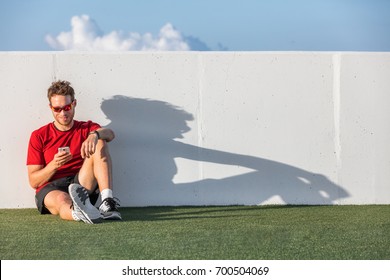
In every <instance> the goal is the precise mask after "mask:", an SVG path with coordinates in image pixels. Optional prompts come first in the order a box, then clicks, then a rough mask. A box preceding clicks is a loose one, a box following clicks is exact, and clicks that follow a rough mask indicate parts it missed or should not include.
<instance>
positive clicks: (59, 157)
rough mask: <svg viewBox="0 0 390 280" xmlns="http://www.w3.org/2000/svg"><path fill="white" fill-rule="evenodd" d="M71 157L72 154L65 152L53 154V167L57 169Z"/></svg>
mask: <svg viewBox="0 0 390 280" xmlns="http://www.w3.org/2000/svg"><path fill="white" fill-rule="evenodd" d="M71 159H72V154H71V153H67V152H58V153H56V154H55V155H54V159H53V162H54V164H55V167H56V168H57V169H58V168H60V167H61V166H63V165H64V164H65V163H67V162H68V161H70V160H71Z"/></svg>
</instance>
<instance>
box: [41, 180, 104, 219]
mask: <svg viewBox="0 0 390 280" xmlns="http://www.w3.org/2000/svg"><path fill="white" fill-rule="evenodd" d="M78 175H79V174H76V175H75V176H69V177H64V178H59V179H57V180H54V181H51V182H50V183H48V184H47V185H46V186H44V187H43V188H42V189H41V190H40V191H39V192H38V193H37V194H36V195H35V204H36V205H37V208H38V211H39V213H41V214H51V213H50V211H49V210H48V209H47V208H46V207H45V204H44V200H45V197H46V195H47V194H48V193H49V192H51V191H55V190H58V191H62V192H66V193H68V187H69V185H70V184H73V183H75V184H80V182H79V179H78ZM98 198H99V188H98V187H97V186H96V189H95V191H94V192H93V193H92V194H90V195H89V199H90V200H91V203H92V204H95V203H96V201H97V200H98Z"/></svg>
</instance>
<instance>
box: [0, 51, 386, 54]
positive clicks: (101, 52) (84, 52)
mask: <svg viewBox="0 0 390 280" xmlns="http://www.w3.org/2000/svg"><path fill="white" fill-rule="evenodd" d="M0 54H1V55H7V54H8V55H26V54H28V55H47V54H56V55H68V54H75V55H122V54H131V55H138V54H142V55H150V54H152V55H153V54H159V55H162V54H164V55H165V54H169V55H172V54H177V55H183V54H184V55H185V54H190V55H193V54H196V55H198V54H201V55H215V54H217V55H229V54H281V55H283V54H300V55H305V54H309V55H313V54H327V55H329V54H343V55H349V54H352V55H356V54H368V55H370V54H371V55H390V52H372V51H0Z"/></svg>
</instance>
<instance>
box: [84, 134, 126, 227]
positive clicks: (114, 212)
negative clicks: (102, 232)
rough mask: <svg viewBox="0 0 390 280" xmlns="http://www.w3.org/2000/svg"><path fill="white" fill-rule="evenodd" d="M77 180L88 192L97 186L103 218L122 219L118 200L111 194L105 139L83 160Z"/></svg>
mask: <svg viewBox="0 0 390 280" xmlns="http://www.w3.org/2000/svg"><path fill="white" fill-rule="evenodd" d="M78 180H79V182H80V184H81V185H82V186H83V187H84V188H85V189H87V191H88V193H89V194H91V193H93V192H94V191H95V188H96V184H97V185H98V186H99V191H100V194H101V198H102V204H101V205H100V207H99V210H100V212H101V213H102V215H103V218H104V219H113V220H121V219H122V217H121V215H120V213H119V211H118V208H117V207H118V206H119V201H118V199H116V198H114V197H113V195H112V182H113V180H112V162H111V156H110V153H109V151H108V145H107V143H106V142H105V141H103V140H99V141H98V143H97V145H96V151H95V153H94V154H93V155H92V156H91V157H90V158H86V159H85V160H84V163H83V166H82V167H81V169H80V172H79V177H78Z"/></svg>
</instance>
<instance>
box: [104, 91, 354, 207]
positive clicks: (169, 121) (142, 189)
mask: <svg viewBox="0 0 390 280" xmlns="http://www.w3.org/2000/svg"><path fill="white" fill-rule="evenodd" d="M101 108H102V110H103V112H104V113H105V115H106V116H107V118H108V119H109V120H110V121H111V122H110V123H109V124H108V126H107V127H109V128H111V129H113V130H114V132H115V134H116V139H115V140H114V142H113V143H112V145H110V152H111V154H112V157H113V162H114V168H113V170H114V192H115V195H116V196H118V197H119V198H120V199H121V201H122V204H124V205H123V206H149V205H153V206H157V205H160V206H161V205H221V204H247V205H258V204H261V203H263V202H266V201H268V200H269V199H270V198H272V197H275V196H278V197H279V199H281V200H282V201H283V202H284V203H286V204H335V203H337V200H339V199H341V198H345V197H348V196H349V194H348V193H347V192H346V191H345V190H344V189H343V188H341V187H340V186H338V185H336V184H335V183H333V182H331V181H330V180H329V179H327V178H326V177H325V176H324V175H321V174H316V173H312V172H309V171H305V170H303V169H300V168H297V167H294V166H291V165H288V164H284V163H281V162H276V161H272V160H268V159H264V158H259V157H254V156H248V155H240V154H234V153H229V152H225V151H218V150H213V149H207V148H202V147H197V146H194V145H191V144H186V143H183V142H180V141H178V140H175V139H180V138H183V134H184V133H185V132H188V131H189V130H190V128H189V126H188V125H187V122H189V121H192V120H193V116H192V115H191V114H190V113H188V112H186V111H184V110H182V109H181V108H178V107H176V106H174V105H171V104H169V103H166V102H163V101H157V100H149V99H140V98H132V97H128V96H123V95H116V96H113V97H112V98H110V99H106V100H103V102H102V105H101ZM176 158H184V159H188V160H193V161H197V162H199V163H202V162H209V163H214V164H224V165H234V166H240V167H246V168H250V169H252V170H253V171H251V172H248V173H245V174H241V175H237V176H229V177H225V178H222V179H202V178H200V179H199V180H196V181H194V182H190V183H176V184H175V183H174V180H173V179H174V176H175V175H176V174H177V173H178V172H180V170H178V167H177V165H176V163H175V159H176ZM186 172H188V170H186ZM193 172H195V174H197V173H198V172H199V170H198V169H197V168H195V169H194V171H193Z"/></svg>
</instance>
